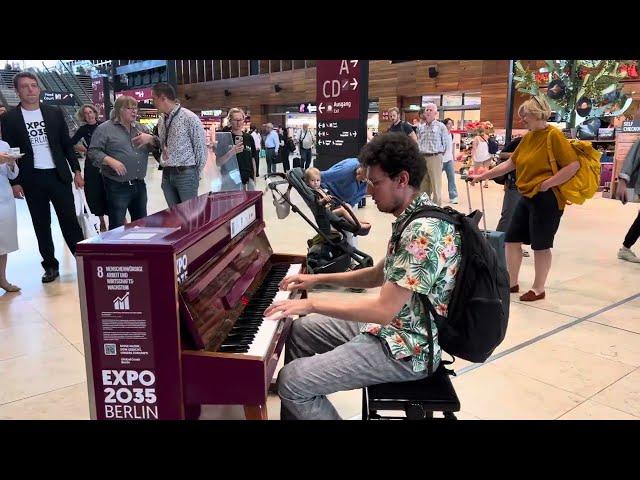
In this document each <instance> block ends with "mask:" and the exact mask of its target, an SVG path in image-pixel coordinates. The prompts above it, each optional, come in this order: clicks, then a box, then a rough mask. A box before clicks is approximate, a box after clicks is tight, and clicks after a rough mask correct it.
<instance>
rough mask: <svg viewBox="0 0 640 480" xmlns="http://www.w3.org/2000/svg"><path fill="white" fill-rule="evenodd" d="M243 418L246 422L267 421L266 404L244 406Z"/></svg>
mask: <svg viewBox="0 0 640 480" xmlns="http://www.w3.org/2000/svg"><path fill="white" fill-rule="evenodd" d="M244 416H245V418H246V419H247V420H268V416H267V404H266V403H265V404H262V405H245V406H244Z"/></svg>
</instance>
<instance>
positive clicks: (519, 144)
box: [0, 72, 640, 419]
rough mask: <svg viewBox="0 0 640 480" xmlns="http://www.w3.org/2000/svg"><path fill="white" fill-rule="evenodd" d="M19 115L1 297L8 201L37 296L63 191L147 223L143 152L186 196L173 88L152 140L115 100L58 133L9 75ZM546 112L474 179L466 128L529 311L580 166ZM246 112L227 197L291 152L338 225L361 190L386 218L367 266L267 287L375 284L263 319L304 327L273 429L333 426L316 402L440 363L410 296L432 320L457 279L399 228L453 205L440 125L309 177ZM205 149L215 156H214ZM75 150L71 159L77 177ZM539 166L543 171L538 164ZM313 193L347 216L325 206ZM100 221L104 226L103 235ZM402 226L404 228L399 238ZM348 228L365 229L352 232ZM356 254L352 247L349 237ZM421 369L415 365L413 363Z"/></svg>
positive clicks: (390, 138)
mask: <svg viewBox="0 0 640 480" xmlns="http://www.w3.org/2000/svg"><path fill="white" fill-rule="evenodd" d="M13 81H14V86H15V91H16V92H17V94H18V96H19V98H20V104H19V105H18V107H16V108H14V109H12V110H10V111H8V112H7V111H2V110H0V127H1V130H0V133H1V135H2V139H3V141H2V142H1V143H0V201H1V203H0V228H1V232H2V235H1V236H0V287H1V288H3V289H4V290H5V291H7V292H16V291H18V290H19V287H18V286H16V285H13V284H11V283H10V282H9V281H8V279H7V278H6V264H7V255H8V253H11V252H13V251H15V250H17V249H18V238H17V226H16V225H17V222H16V208H15V200H14V199H24V200H25V201H26V202H27V206H28V208H29V212H30V214H31V219H32V222H33V227H34V231H35V234H36V237H37V241H38V247H39V250H40V254H41V256H42V259H43V260H42V266H43V268H44V275H43V277H42V282H43V283H48V282H51V281H53V280H55V279H56V278H57V277H58V276H59V271H58V265H59V264H58V260H57V259H56V257H55V250H54V245H53V240H52V233H51V218H50V205H53V207H54V210H55V212H56V215H57V216H58V220H59V224H60V228H61V230H62V234H63V236H64V239H65V243H66V244H67V246H68V248H69V250H70V251H71V252H72V253H74V252H75V248H76V244H77V243H78V242H79V241H81V240H82V239H83V238H84V237H83V232H82V230H81V228H80V225H79V223H78V219H77V217H76V215H75V206H74V194H73V188H77V189H82V188H84V189H86V190H87V200H88V203H89V205H90V208H91V210H92V212H93V213H94V214H96V215H98V216H99V217H100V218H101V228H102V229H103V230H104V229H106V228H107V227H108V228H116V227H118V226H120V225H122V224H123V223H124V222H125V219H126V213H127V212H128V213H129V215H130V218H131V220H136V219H138V218H142V217H144V216H146V214H147V209H146V208H147V190H146V184H145V176H146V172H147V167H148V161H149V160H148V157H149V155H150V154H153V155H154V156H155V157H156V158H157V159H158V160H159V163H160V165H161V167H162V184H161V187H162V191H163V194H164V197H165V200H166V203H167V205H168V206H169V207H172V206H174V205H176V204H178V203H181V202H184V201H186V200H188V199H191V198H194V197H195V196H196V195H197V191H198V183H199V180H200V176H201V174H202V171H203V168H204V166H205V164H206V163H207V158H208V150H207V146H206V140H205V132H204V128H203V126H202V123H201V122H200V120H199V118H198V116H197V115H195V114H194V113H193V112H191V111H190V110H188V109H186V108H184V107H182V106H181V105H180V103H179V102H178V101H177V98H176V93H175V90H174V89H173V87H172V86H170V85H168V84H166V83H160V84H157V85H155V86H154V87H153V101H154V104H155V106H156V107H157V108H158V110H159V111H160V113H161V116H160V119H159V122H158V125H157V129H154V131H149V130H148V129H147V128H146V127H145V126H144V125H142V124H140V123H139V122H138V121H137V108H138V103H137V101H136V100H135V99H134V98H132V97H128V96H120V97H118V98H117V99H116V101H115V103H114V108H113V112H112V115H111V118H110V119H109V120H108V121H105V122H102V123H101V122H100V121H99V120H98V110H97V109H96V108H95V106H93V105H83V106H82V107H81V108H80V109H79V110H78V114H77V115H78V120H80V121H81V122H82V123H83V125H82V126H81V127H80V128H79V129H78V131H77V132H75V133H74V135H73V136H70V134H69V131H68V127H67V125H66V122H65V121H64V118H63V116H62V113H61V111H60V110H59V109H57V108H55V107H50V106H47V105H44V104H41V103H40V88H39V86H38V81H37V78H36V77H35V75H34V74H32V73H29V72H21V73H19V74H17V75H16V76H15V77H14V80H13ZM550 115H551V108H550V106H549V104H548V102H547V101H546V100H545V98H544V97H542V96H533V97H531V98H530V99H529V100H527V101H525V102H524V103H523V104H522V105H521V106H520V107H519V109H518V117H519V120H520V121H521V122H522V123H523V124H524V126H526V128H527V130H528V133H526V134H525V135H524V136H522V137H519V138H515V139H514V140H512V141H511V142H510V143H508V144H507V145H506V146H505V147H504V148H503V149H502V151H501V152H500V155H499V157H500V160H501V162H500V163H499V164H498V165H496V166H495V167H493V168H488V167H490V165H489V164H488V163H487V162H488V161H489V159H490V156H491V153H490V147H489V138H488V136H487V132H486V131H484V130H482V129H479V130H477V135H476V136H475V137H474V139H473V142H472V157H473V160H474V163H475V164H476V165H477V166H478V167H483V168H486V170H480V171H479V172H480V173H472V174H471V175H469V181H470V182H471V183H473V184H475V183H481V184H482V183H483V182H484V184H485V185H486V182H487V181H488V180H491V179H495V180H497V181H498V182H499V183H501V184H503V185H504V199H503V204H502V211H501V218H500V221H499V222H498V226H497V230H498V231H501V232H504V233H505V254H506V264H507V269H508V274H509V283H510V285H509V288H510V291H511V293H519V292H520V284H519V272H520V267H521V263H522V258H523V256H524V254H525V252H524V250H523V245H530V246H531V249H532V250H533V257H534V267H535V278H534V281H533V284H532V285H531V287H530V288H529V289H527V291H526V292H525V293H524V294H522V295H521V296H520V300H521V301H525V302H532V301H537V300H541V299H543V298H545V296H546V291H545V286H546V283H547V279H548V275H549V272H550V269H551V264H552V253H551V251H552V248H553V245H554V239H555V235H556V233H557V231H558V229H559V226H560V222H561V220H562V216H563V212H564V208H565V205H566V203H567V202H566V198H565V197H564V196H563V193H562V191H561V189H560V187H561V186H562V185H564V184H565V183H567V182H569V181H570V180H571V179H572V178H573V177H574V176H575V175H576V174H577V172H578V170H579V169H580V161H579V158H578V156H577V154H576V151H575V150H574V148H573V147H572V146H571V143H570V141H569V140H568V139H567V138H565V136H564V135H563V134H562V132H561V131H560V130H558V129H557V128H555V127H553V126H551V125H549V124H548V123H547V119H548V118H549V117H550ZM245 118H246V116H245V112H244V111H243V110H242V109H240V108H232V109H230V110H229V113H228V122H229V125H228V127H227V128H226V129H225V131H227V132H229V133H230V134H231V136H232V138H233V142H232V145H231V146H230V148H229V150H228V151H226V152H222V151H216V162H217V164H218V166H219V167H220V169H221V172H223V173H224V171H225V168H230V167H229V165H230V163H229V162H230V159H231V158H236V160H237V168H238V170H239V172H240V179H241V183H242V188H244V189H246V190H254V189H255V188H256V180H257V178H258V176H259V159H260V154H259V152H260V150H262V149H264V150H265V153H266V163H267V173H273V172H274V171H275V165H276V164H277V163H283V167H284V169H285V171H287V170H289V169H290V168H291V167H292V166H291V165H290V164H289V158H290V154H291V153H293V152H294V151H295V150H296V149H299V151H300V157H299V158H300V166H301V167H303V168H304V169H305V180H306V181H307V184H308V185H309V187H311V188H312V189H313V190H314V191H315V192H317V194H318V196H319V198H320V200H321V201H326V203H327V207H328V208H332V209H333V210H334V213H336V214H337V215H342V216H344V217H345V218H347V219H349V218H350V217H351V215H352V214H353V213H354V210H355V209H356V208H357V205H358V203H359V202H360V201H361V200H362V198H364V196H365V195H366V194H367V193H368V194H370V195H371V197H372V199H373V200H374V201H375V204H376V207H377V208H378V210H380V211H381V212H383V213H389V214H391V215H393V216H394V217H395V220H394V222H393V224H392V232H393V234H392V238H391V240H390V241H389V244H388V250H387V255H386V256H385V258H383V259H381V260H380V261H379V262H378V263H377V264H376V265H375V266H373V267H369V268H363V269H359V270H355V271H347V272H343V273H330V274H315V275H306V274H298V275H293V276H290V277H287V278H285V279H284V280H282V283H281V287H282V288H284V289H289V290H296V289H309V288H311V287H313V286H314V285H317V284H334V285H337V286H342V287H347V288H373V287H381V289H380V292H379V294H378V295H377V296H375V295H374V296H367V297H361V298H358V299H350V300H349V301H348V302H344V303H341V302H338V301H336V300H335V299H331V300H323V299H319V298H316V297H313V298H305V299H300V300H285V301H281V302H276V303H274V304H273V305H272V306H270V307H269V308H268V309H267V310H266V311H265V316H271V315H272V314H274V313H279V314H280V315H285V316H293V315H300V316H304V318H301V319H299V320H297V321H296V322H294V323H293V326H292V329H291V334H290V336H289V338H288V340H287V347H286V356H285V366H284V368H283V369H282V370H281V372H280V375H279V380H278V393H279V395H280V398H281V400H282V414H281V418H283V419H293V418H302V419H304V418H314V419H322V418H326V419H336V418H339V415H338V414H337V412H336V410H335V408H334V407H333V406H332V405H331V402H330V401H329V400H328V399H327V395H329V394H330V393H333V392H336V391H340V390H349V389H354V388H360V387H363V386H367V385H371V384H374V383H383V382H390V381H406V380H416V379H420V378H424V377H425V376H427V375H429V374H430V373H431V372H432V371H433V370H434V369H436V368H437V366H438V364H439V363H440V360H441V352H442V350H441V348H440V346H439V344H438V331H437V327H436V325H435V318H434V316H433V313H432V312H430V311H427V310H425V307H424V304H423V302H422V301H421V300H420V298H421V297H420V296H421V295H424V296H426V297H427V298H428V300H429V302H430V304H431V305H432V307H433V309H434V311H436V312H437V313H438V315H440V316H444V317H446V315H447V311H448V308H449V301H450V298H451V295H452V291H453V289H454V286H455V284H456V280H457V276H458V275H459V273H460V269H459V266H460V262H461V249H462V248H463V247H462V245H461V235H460V232H459V231H458V230H457V229H456V228H455V227H454V225H453V224H452V223H449V222H447V221H446V220H444V219H442V218H434V217H429V218H427V217H420V218H413V217H411V214H412V213H413V212H415V211H417V210H418V209H422V208H423V207H425V206H441V205H442V204H443V203H444V202H443V196H442V181H443V172H444V173H445V174H446V178H447V189H448V197H449V202H450V203H453V204H455V203H457V201H458V192H457V189H456V184H455V174H454V169H453V162H454V155H453V137H452V133H451V130H452V129H453V123H454V122H453V121H452V120H451V119H445V120H444V122H441V121H439V120H438V108H437V106H436V105H435V104H433V103H429V104H426V105H425V106H424V107H423V108H422V109H421V111H420V118H421V120H422V121H421V122H420V123H418V124H417V125H416V128H415V131H414V129H413V128H412V127H411V125H409V124H407V123H406V122H403V121H402V120H400V116H399V110H397V109H391V120H392V125H391V127H390V128H389V132H386V133H384V134H381V135H377V136H376V137H374V138H373V139H372V140H371V141H370V142H368V143H367V144H366V145H365V146H364V147H363V148H362V149H361V151H360V154H359V156H358V158H347V159H344V160H343V161H341V162H338V163H337V164H336V165H334V166H332V167H331V168H329V169H327V170H325V171H320V170H318V169H316V168H313V167H311V162H312V155H311V151H312V149H313V146H314V144H315V139H314V136H313V134H312V132H311V131H310V130H309V126H308V125H306V124H305V125H304V126H303V128H302V130H301V131H300V132H299V134H298V135H297V136H296V138H292V137H291V136H290V134H289V133H288V129H284V128H277V129H276V128H275V127H274V126H273V125H272V124H269V123H268V124H265V125H263V127H262V128H261V129H260V130H261V131H259V130H258V129H253V130H252V131H250V132H246V131H245V129H244V124H245ZM213 147H214V150H215V149H216V145H215V144H214V146H213ZM76 152H81V153H84V154H86V162H85V168H84V175H83V173H82V171H81V167H80V163H79V161H78V158H77V155H76ZM550 155H551V156H552V157H553V159H555V161H556V162H557V169H553V168H552V166H551V163H550ZM639 171H640V142H637V143H636V144H635V145H634V147H633V148H632V149H631V150H630V152H629V153H628V155H627V157H626V160H625V162H624V165H623V167H622V171H621V173H620V175H619V182H618V188H617V190H616V192H615V195H616V198H618V199H619V200H620V201H621V202H622V203H623V204H624V203H626V202H627V201H633V200H636V199H637V198H638V192H639V191H640V182H639V177H640V175H639V173H638V172H639ZM321 185H323V186H326V187H327V188H328V190H329V192H330V194H331V195H337V196H338V197H339V198H340V199H341V200H342V201H344V202H345V204H346V205H347V206H348V207H344V208H341V209H337V208H335V207H331V205H330V202H329V201H328V200H330V197H327V192H325V191H324V190H322V189H321ZM105 216H107V217H108V226H107V220H105V218H104V217H105ZM405 223H406V225H405ZM361 225H362V227H363V228H367V229H368V228H370V225H369V224H367V223H363V222H361ZM639 237H640V213H639V214H638V217H637V218H636V219H635V221H634V223H633V225H632V226H631V228H630V229H629V232H628V234H627V235H626V237H625V239H624V242H623V245H622V247H621V248H620V250H619V252H618V257H619V258H621V259H623V260H627V261H631V262H635V263H640V259H639V258H638V257H637V256H636V255H635V254H634V253H633V252H632V251H631V247H632V246H633V245H634V244H635V242H636V241H637V240H638V238H639ZM350 242H353V243H352V244H353V245H354V246H356V245H355V237H354V238H352V239H350ZM427 359H429V360H428V361H427Z"/></svg>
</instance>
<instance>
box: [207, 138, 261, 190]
mask: <svg viewBox="0 0 640 480" xmlns="http://www.w3.org/2000/svg"><path fill="white" fill-rule="evenodd" d="M239 142H240V143H242V137H239ZM236 143H238V140H237V139H235V140H234V136H233V135H232V134H231V132H216V140H215V143H214V144H213V146H212V147H213V153H214V155H213V158H210V159H209V161H207V165H206V166H205V169H204V170H205V171H204V174H205V177H206V179H207V182H208V184H209V188H210V190H211V191H212V192H228V191H237V190H243V188H242V179H241V177H240V168H239V167H238V158H237V156H236V151H237V150H238V149H237V148H236ZM251 161H253V159H252V160H251Z"/></svg>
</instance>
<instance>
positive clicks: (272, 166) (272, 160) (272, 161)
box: [267, 148, 277, 173]
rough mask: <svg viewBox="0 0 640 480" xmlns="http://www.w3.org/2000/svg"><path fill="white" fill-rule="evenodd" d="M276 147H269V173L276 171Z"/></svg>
mask: <svg viewBox="0 0 640 480" xmlns="http://www.w3.org/2000/svg"><path fill="white" fill-rule="evenodd" d="M276 160H277V159H276V149H275V148H267V173H276Z"/></svg>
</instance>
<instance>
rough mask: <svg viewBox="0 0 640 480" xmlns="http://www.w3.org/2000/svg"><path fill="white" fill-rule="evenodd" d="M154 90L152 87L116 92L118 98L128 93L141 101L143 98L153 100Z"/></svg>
mask: <svg viewBox="0 0 640 480" xmlns="http://www.w3.org/2000/svg"><path fill="white" fill-rule="evenodd" d="M152 92H153V90H152V89H151V87H146V88H136V89H133V90H122V91H121V92H116V98H118V97H121V96H122V95H127V96H128V97H133V98H135V99H136V100H138V101H139V102H141V101H143V100H151V99H152V98H153V95H152Z"/></svg>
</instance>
